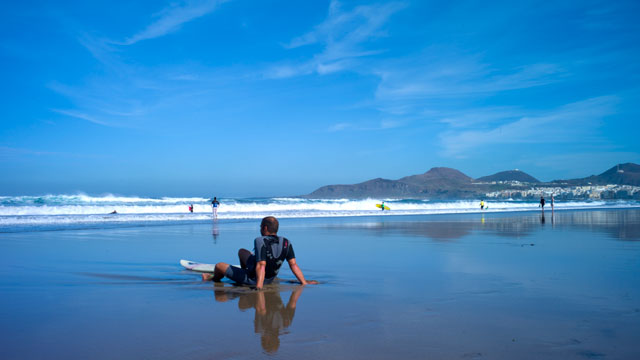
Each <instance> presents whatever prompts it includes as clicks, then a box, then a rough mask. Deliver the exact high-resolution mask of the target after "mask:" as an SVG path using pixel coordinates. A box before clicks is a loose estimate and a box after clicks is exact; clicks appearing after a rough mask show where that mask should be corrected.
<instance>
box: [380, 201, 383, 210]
mask: <svg viewBox="0 0 640 360" xmlns="http://www.w3.org/2000/svg"><path fill="white" fill-rule="evenodd" d="M380 210H382V211H384V201H383V202H382V206H380Z"/></svg>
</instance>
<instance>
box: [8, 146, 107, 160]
mask: <svg viewBox="0 0 640 360" xmlns="http://www.w3.org/2000/svg"><path fill="white" fill-rule="evenodd" d="M24 156H64V157H72V158H108V157H110V156H109V155H105V154H100V155H94V154H87V153H68V152H59V151H41V150H33V149H25V148H14V147H8V146H0V160H10V159H20V158H22V157H24Z"/></svg>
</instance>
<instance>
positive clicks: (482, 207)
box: [480, 200, 484, 210]
mask: <svg viewBox="0 0 640 360" xmlns="http://www.w3.org/2000/svg"><path fill="white" fill-rule="evenodd" d="M480 210H484V200H480Z"/></svg>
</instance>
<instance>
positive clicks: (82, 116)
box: [51, 109, 115, 126]
mask: <svg viewBox="0 0 640 360" xmlns="http://www.w3.org/2000/svg"><path fill="white" fill-rule="evenodd" d="M51 110H52V111H54V112H57V113H58V114H62V115H67V116H71V117H74V118H76V119H82V120H85V121H88V122H91V123H94V124H98V125H103V126H115V125H113V124H110V123H108V122H105V121H102V120H98V119H96V118H94V117H93V116H91V115H89V114H85V113H82V112H78V111H75V110H61V109H51Z"/></svg>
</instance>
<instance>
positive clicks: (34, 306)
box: [0, 210, 640, 359]
mask: <svg viewBox="0 0 640 360" xmlns="http://www.w3.org/2000/svg"><path fill="white" fill-rule="evenodd" d="M258 226H259V222H258V221H236V222H231V221H227V222H225V221H218V222H216V223H211V224H193V225H174V226H154V227H137V228H115V229H114V228H111V229H92V230H67V231H43V232H30V233H10V234H0V260H2V261H1V263H0V275H1V277H0V292H1V294H2V296H0V309H2V310H0V331H1V332H2V336H0V358H2V359H18V358H20V359H41V358H81V357H83V358H84V357H86V358H98V359H101V358H104V359H113V358H166V359H174V358H178V357H187V356H188V357H192V358H196V359H202V358H207V359H209V358H214V359H224V358H234V359H236V358H240V359H245V358H258V357H263V356H264V354H272V355H276V356H277V357H281V358H294V357H295V358H300V357H303V358H311V359H325V358H357V359H386V358H391V357H398V358H421V359H422V358H431V359H451V358H463V359H468V358H490V359H495V358H503V359H514V358H519V359H523V358H524V359H540V358H545V359H548V358H555V359H584V358H601V357H610V358H640V343H639V342H638V335H637V334H640V275H639V274H640V272H639V270H640V210H601V211H600V210H598V211H576V212H556V213H555V214H554V215H553V216H552V214H551V213H550V212H548V213H546V214H545V215H544V217H543V216H542V215H541V214H540V213H520V214H484V215H482V214H471V215H429V216H401V217H398V216H396V217H388V216H376V217H364V218H320V219H283V220H282V221H281V225H280V234H281V235H283V236H286V237H287V238H289V239H290V240H291V242H292V244H293V246H294V249H295V251H296V255H297V260H298V263H299V264H300V266H301V268H302V270H303V271H304V273H305V276H306V277H307V278H310V279H316V280H319V281H320V282H321V284H320V285H310V286H306V287H304V288H303V287H300V286H297V285H295V284H292V283H290V282H289V280H293V279H294V277H293V275H292V274H291V272H290V271H289V269H288V268H287V267H286V266H285V267H283V269H282V270H281V271H280V273H281V276H280V277H281V281H280V283H278V284H274V285H271V286H269V287H268V289H267V290H265V291H263V292H254V291H252V290H251V289H249V288H245V287H236V286H233V285H232V284H230V283H223V284H218V285H214V284H213V283H203V282H201V281H200V277H199V275H198V274H195V273H191V272H188V271H185V270H183V269H182V268H181V267H180V266H179V264H178V260H179V259H190V260H196V261H201V262H216V261H225V262H231V263H236V262H237V259H236V252H237V249H238V248H240V247H246V248H249V247H251V246H252V243H253V242H252V240H253V238H254V237H255V236H257V234H258Z"/></svg>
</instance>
